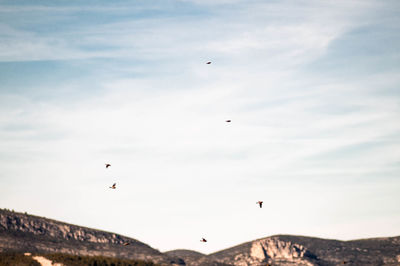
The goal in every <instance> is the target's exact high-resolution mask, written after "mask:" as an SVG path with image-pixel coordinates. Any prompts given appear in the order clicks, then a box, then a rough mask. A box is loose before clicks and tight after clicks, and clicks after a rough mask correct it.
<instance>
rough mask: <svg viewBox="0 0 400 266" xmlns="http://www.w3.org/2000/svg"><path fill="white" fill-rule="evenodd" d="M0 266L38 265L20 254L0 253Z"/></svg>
mask: <svg viewBox="0 0 400 266" xmlns="http://www.w3.org/2000/svg"><path fill="white" fill-rule="evenodd" d="M0 266H40V263H39V262H37V261H35V260H34V259H32V257H29V256H25V255H24V254H22V253H16V252H3V253H0Z"/></svg>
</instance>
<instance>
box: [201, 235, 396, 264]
mask: <svg viewBox="0 0 400 266" xmlns="http://www.w3.org/2000/svg"><path fill="white" fill-rule="evenodd" d="M207 259H208V260H209V261H218V262H222V263H226V264H232V265H267V264H271V265H309V266H311V265H321V266H325V265H326V266H330V265H341V264H347V265H360V266H361V265H363V266H366V265H371V266H376V265H400V237H390V238H372V239H362V240H353V241H339V240H330V239H321V238H313V237H304V236H291V235H277V236H271V237H267V238H262V239H258V240H255V241H251V242H247V243H244V244H241V245H238V246H235V247H233V248H229V249H225V250H222V251H219V252H216V253H213V254H210V255H208V256H207Z"/></svg>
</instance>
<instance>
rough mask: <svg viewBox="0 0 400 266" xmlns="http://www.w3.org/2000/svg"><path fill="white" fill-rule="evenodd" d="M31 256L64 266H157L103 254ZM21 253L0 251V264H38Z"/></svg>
mask: <svg viewBox="0 0 400 266" xmlns="http://www.w3.org/2000/svg"><path fill="white" fill-rule="evenodd" d="M32 256H42V257H45V258H47V259H49V260H51V261H53V263H56V262H58V263H62V264H63V265H64V266H82V265H87V266H158V264H154V263H153V262H146V261H139V260H128V259H118V258H109V257H104V256H93V257H92V256H78V255H69V254H61V253H57V254H32ZM32 256H31V255H29V256H25V255H24V254H22V253H15V252H7V253H0V266H40V263H39V262H37V261H36V260H34V259H33V258H32Z"/></svg>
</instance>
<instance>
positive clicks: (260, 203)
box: [256, 200, 263, 208]
mask: <svg viewBox="0 0 400 266" xmlns="http://www.w3.org/2000/svg"><path fill="white" fill-rule="evenodd" d="M256 203H257V204H258V205H260V208H262V204H263V202H262V201H261V200H260V201H257V202H256Z"/></svg>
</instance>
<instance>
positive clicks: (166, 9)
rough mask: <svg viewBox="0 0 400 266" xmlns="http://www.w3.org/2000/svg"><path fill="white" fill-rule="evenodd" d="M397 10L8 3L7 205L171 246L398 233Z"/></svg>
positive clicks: (2, 75) (1, 109) (3, 84)
mask: <svg viewBox="0 0 400 266" xmlns="http://www.w3.org/2000/svg"><path fill="white" fill-rule="evenodd" d="M399 14H400V2H398V1H395V0H388V1H384V2H382V1H378V0H366V1H361V0H360V1H359V0H351V1H344V0H343V1H342V0H339V1H324V2H321V1H316V0H310V1H301V2H293V1H288V0H283V1H278V0H272V1H261V0H250V1H244V0H221V1H209V0H202V1H200V0H175V1H172V0H167V1H165V0H164V1H161V0H158V1H156V0H149V1H113V2H112V3H111V2H109V1H86V2H79V3H77V2H69V1H57V2H54V1H42V0H39V1H35V2H34V3H33V2H31V1H18V2H15V1H1V2H0V48H1V49H0V147H1V148H0V167H1V171H0V207H2V208H8V209H14V210H15V211H19V212H25V211H26V212H28V213H31V214H34V215H39V216H45V217H48V218H51V219H56V220H60V221H63V222H67V223H72V224H76V225H80V226H86V227H91V228H96V229H100V230H104V231H111V232H115V233H118V234H121V235H126V236H129V237H132V238H135V239H138V240H140V241H142V242H144V243H147V244H149V245H151V246H152V247H154V248H157V249H159V250H161V251H167V250H173V249H181V248H185V249H193V250H197V251H199V252H202V253H211V252H214V251H217V250H221V249H224V248H228V247H231V246H234V245H237V244H239V243H243V242H247V241H251V240H254V239H258V238H262V237H266V236H270V235H275V234H295V235H305V236H314V237H321V238H333V239H342V240H349V239H359V238H369V237H384V236H395V235H400V230H399V229H400V206H399V204H398V202H399V201H400V194H399V193H398V191H400V179H399V178H400V141H399V140H400V138H399V137H400V123H399V121H400V91H399V84H400V75H399V70H400V63H399V62H400V53H399V48H400V36H399V34H398V32H400V31H399V30H400V15H399ZM208 61H211V62H212V63H211V64H206V62H208ZM227 119H230V120H232V122H231V123H226V122H225V121H226V120H227ZM105 163H110V164H111V165H112V166H111V167H110V168H108V169H106V168H105ZM114 182H116V183H117V189H115V190H111V189H109V186H111V185H112V184H113V183H114ZM259 200H262V201H264V205H263V208H262V209H260V208H259V207H258V206H257V204H256V202H257V201H259ZM202 237H205V238H207V239H208V240H209V242H207V243H206V244H204V243H201V242H200V241H199V240H200V239H201V238H202Z"/></svg>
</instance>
